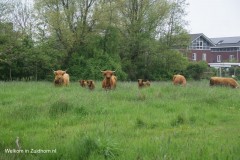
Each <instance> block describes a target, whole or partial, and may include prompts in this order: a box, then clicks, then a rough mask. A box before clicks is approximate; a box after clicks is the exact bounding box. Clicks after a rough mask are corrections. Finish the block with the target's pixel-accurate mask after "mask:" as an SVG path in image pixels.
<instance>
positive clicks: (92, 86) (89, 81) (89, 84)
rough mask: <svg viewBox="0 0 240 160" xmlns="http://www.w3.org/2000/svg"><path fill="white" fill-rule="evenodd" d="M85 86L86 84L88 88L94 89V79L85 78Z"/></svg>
mask: <svg viewBox="0 0 240 160" xmlns="http://www.w3.org/2000/svg"><path fill="white" fill-rule="evenodd" d="M87 86H88V89H90V90H94V88H95V83H94V81H93V80H87Z"/></svg>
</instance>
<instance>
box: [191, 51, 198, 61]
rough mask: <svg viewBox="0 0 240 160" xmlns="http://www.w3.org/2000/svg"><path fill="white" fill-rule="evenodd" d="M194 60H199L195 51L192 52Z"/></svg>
mask: <svg viewBox="0 0 240 160" xmlns="http://www.w3.org/2000/svg"><path fill="white" fill-rule="evenodd" d="M192 60H193V61H196V60H197V54H196V53H193V54H192Z"/></svg>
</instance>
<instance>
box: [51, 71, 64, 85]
mask: <svg viewBox="0 0 240 160" xmlns="http://www.w3.org/2000/svg"><path fill="white" fill-rule="evenodd" d="M53 73H54V75H55V78H54V83H55V84H58V85H61V84H62V83H63V75H64V74H65V73H66V71H62V70H57V71H53Z"/></svg>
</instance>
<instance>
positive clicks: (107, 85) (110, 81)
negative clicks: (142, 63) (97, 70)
mask: <svg viewBox="0 0 240 160" xmlns="http://www.w3.org/2000/svg"><path fill="white" fill-rule="evenodd" d="M101 72H102V73H103V76H104V79H103V81H102V88H104V89H105V90H107V89H115V88H116V83H117V77H116V76H114V75H113V74H114V72H115V71H111V70H106V71H101Z"/></svg>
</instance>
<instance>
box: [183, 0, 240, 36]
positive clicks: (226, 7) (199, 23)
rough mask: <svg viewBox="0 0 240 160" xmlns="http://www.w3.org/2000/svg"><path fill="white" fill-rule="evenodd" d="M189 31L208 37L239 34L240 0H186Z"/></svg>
mask: <svg viewBox="0 0 240 160" xmlns="http://www.w3.org/2000/svg"><path fill="white" fill-rule="evenodd" d="M186 1H187V3H188V4H189V5H188V7H187V13H188V15H187V17H186V20H187V21H188V23H189V25H188V27H187V29H188V30H189V31H190V33H203V34H205V35H206V36H207V37H209V38H214V37H232V36H240V0H186Z"/></svg>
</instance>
